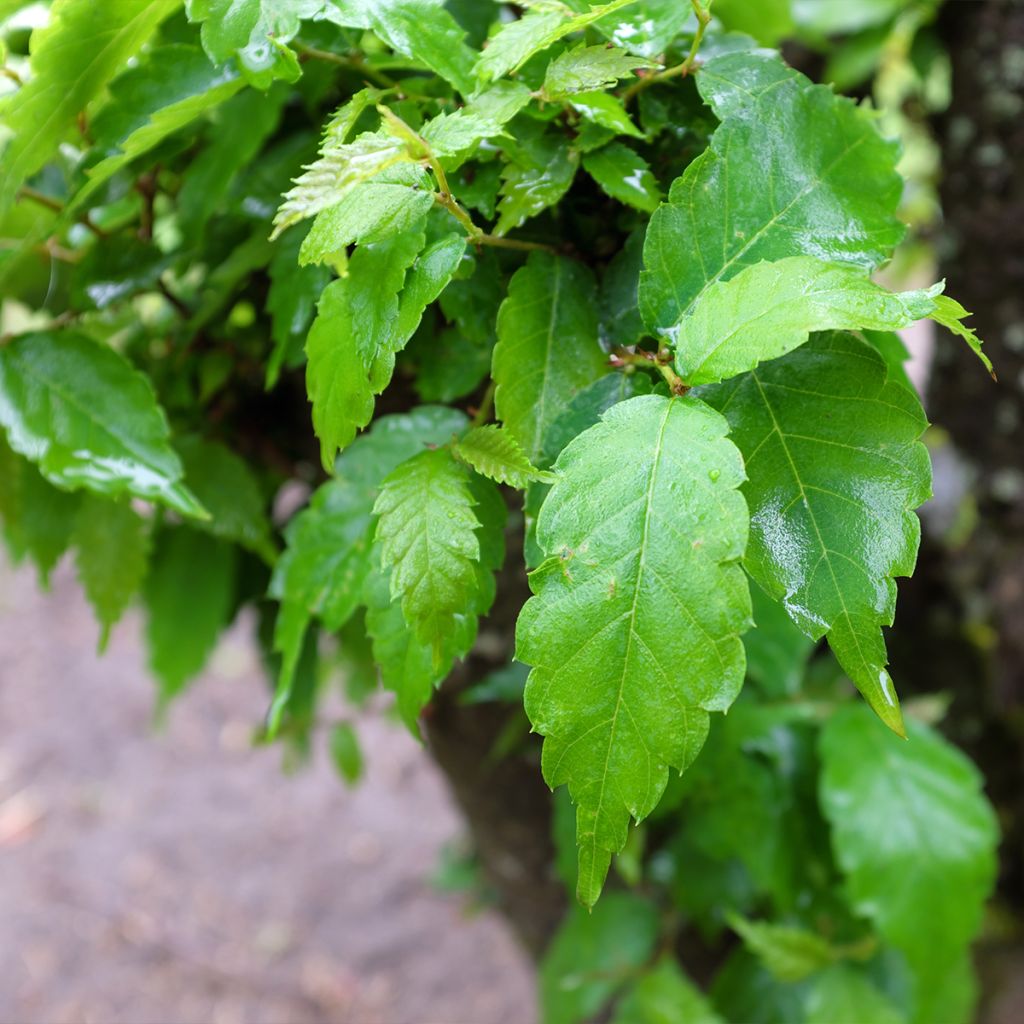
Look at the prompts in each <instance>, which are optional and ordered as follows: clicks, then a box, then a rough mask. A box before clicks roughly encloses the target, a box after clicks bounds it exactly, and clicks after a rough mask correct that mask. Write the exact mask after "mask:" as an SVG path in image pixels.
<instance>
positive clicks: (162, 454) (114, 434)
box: [0, 331, 206, 518]
mask: <svg viewBox="0 0 1024 1024" xmlns="http://www.w3.org/2000/svg"><path fill="white" fill-rule="evenodd" d="M0 425H2V426H3V427H4V428H5V429H6V431H7V440H8V442H9V443H10V445H11V447H12V448H13V449H14V450H15V451H16V452H19V453H20V454H21V455H24V456H25V457H26V458H28V459H31V460H32V461H33V462H35V463H37V464H38V466H39V468H40V470H41V471H42V473H43V475H44V476H45V477H46V478H47V479H48V480H50V481H52V482H53V483H55V484H57V485H58V486H60V487H64V488H66V489H71V490H76V489H78V488H82V487H84V488H86V489H87V490H90V491H93V492H95V493H96V494H101V495H108V496H118V495H123V494H130V495H133V496H135V497H137V498H145V499H148V500H150V501H159V502H161V503H162V504H164V505H166V506H167V507H168V508H171V509H174V511H176V512H180V513H181V514H182V515H186V516H196V517H200V518H201V517H203V516H205V514H206V513H205V512H204V510H203V508H202V506H201V505H200V504H199V502H198V501H197V500H196V498H195V497H194V496H193V495H192V494H191V492H190V491H189V490H188V488H187V487H186V486H185V484H184V483H183V482H182V479H181V477H182V469H181V463H180V461H179V460H178V456H177V455H175V453H174V451H173V450H172V448H171V446H170V444H169V443H168V430H167V421H166V419H165V418H164V414H163V412H162V411H161V409H160V407H159V406H158V405H157V404H156V398H155V396H154V395H153V388H152V386H151V385H150V383H149V381H148V380H147V379H146V378H145V377H144V376H143V375H142V374H141V373H139V372H138V371H136V370H134V369H133V368H132V367H131V366H130V365H129V364H128V363H127V362H126V361H125V359H124V358H123V357H122V356H120V355H118V354H117V353H116V352H115V351H114V350H113V349H111V348H107V347H106V346H105V345H101V344H98V343H96V342H94V341H92V340H91V339H89V338H87V337H86V336H85V335H82V334H77V333H75V332H74V331H60V332H56V333H51V334H26V335H22V336H21V337H19V338H15V339H14V340H13V341H11V342H10V343H9V344H7V345H4V346H2V347H0Z"/></svg>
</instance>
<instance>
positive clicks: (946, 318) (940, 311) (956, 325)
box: [931, 295, 996, 380]
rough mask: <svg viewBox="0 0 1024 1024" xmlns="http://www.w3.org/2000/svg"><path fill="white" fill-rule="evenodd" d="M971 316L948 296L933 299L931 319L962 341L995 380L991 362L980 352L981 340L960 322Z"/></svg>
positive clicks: (972, 330) (971, 329)
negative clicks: (933, 306) (933, 305)
mask: <svg viewBox="0 0 1024 1024" xmlns="http://www.w3.org/2000/svg"><path fill="white" fill-rule="evenodd" d="M972 315H973V314H971V313H968V312H967V310H966V309H964V307H963V306H961V305H960V303H959V302H957V301H956V299H951V298H950V297H949V296H948V295H939V296H937V297H936V299H935V309H934V310H933V311H932V313H931V318H932V319H933V320H934V321H935V322H936V323H937V324H941V325H942V326H943V327H945V328H947V330H950V331H952V332H953V333H954V334H955V335H957V336H958V337H961V338H963V339H964V341H966V342H967V344H968V345H969V346H970V349H971V351H972V352H973V353H974V354H975V355H976V356H977V357H978V358H979V359H980V360H981V362H982V364H983V365H984V367H985V369H986V370H988V372H989V373H990V374H991V375H992V379H993V380H994V379H995V376H996V375H995V371H994V370H993V368H992V360H991V359H989V357H988V356H987V355H985V353H984V352H982V350H981V339H980V338H979V337H978V335H977V333H975V331H974V329H973V328H971V327H965V326H964V325H963V324H962V323H961V322H960V321H961V320H963V319H964V318H965V317H968V316H972Z"/></svg>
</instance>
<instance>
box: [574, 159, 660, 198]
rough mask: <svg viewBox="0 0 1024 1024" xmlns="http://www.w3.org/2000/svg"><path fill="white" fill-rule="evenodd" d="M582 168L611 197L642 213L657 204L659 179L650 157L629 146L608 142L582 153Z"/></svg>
mask: <svg viewBox="0 0 1024 1024" xmlns="http://www.w3.org/2000/svg"><path fill="white" fill-rule="evenodd" d="M583 169H584V170H585V171H586V172H587V174H589V175H590V176H591V177H592V178H593V179H594V181H596V182H597V183H598V185H600V186H601V188H603V189H604V191H605V192H607V193H608V195H610V196H611V197H612V199H617V200H618V201H619V202H620V203H626V205H628V206H633V207H635V208H636V209H638V210H641V211H642V212H643V213H653V212H654V211H655V210H656V209H657V208H658V203H659V202H660V201H661V190H660V189H659V188H658V182H657V181H656V180H655V178H654V175H653V174H652V173H651V168H650V166H649V165H648V163H647V161H646V160H645V159H644V158H643V157H642V156H640V154H639V153H637V152H636V151H634V150H632V149H630V148H629V146H626V145H624V144H623V143H621V142H609V143H608V145H607V146H602V147H601V148H600V149H596V150H594V151H593V152H592V153H587V154H586V155H585V156H584V157H583Z"/></svg>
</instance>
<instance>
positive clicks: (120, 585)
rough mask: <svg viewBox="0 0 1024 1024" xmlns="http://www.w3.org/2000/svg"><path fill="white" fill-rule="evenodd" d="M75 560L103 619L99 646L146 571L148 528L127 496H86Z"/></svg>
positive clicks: (79, 518)
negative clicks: (117, 498) (124, 498)
mask: <svg viewBox="0 0 1024 1024" xmlns="http://www.w3.org/2000/svg"><path fill="white" fill-rule="evenodd" d="M74 544H75V561H76V563H77V565H78V578H79V580H81V583H82V588H83V589H84V590H85V596H86V597H87V598H88V599H89V603H90V604H91V605H92V607H93V611H94V612H95V613H96V618H97V620H98V621H99V624H100V641H99V649H100V650H101V651H102V650H103V649H104V648H105V647H106V646H107V638H108V637H109V636H110V628H111V626H113V625H114V623H116V622H117V620H118V619H120V618H121V615H122V614H123V613H124V610H125V609H126V608H127V607H128V602H129V601H131V599H132V598H133V597H134V596H135V594H136V593H137V591H138V589H139V587H140V586H141V585H142V580H143V578H144V577H145V575H146V567H147V564H148V561H149V531H148V529H147V527H146V523H145V520H143V518H142V517H141V516H140V515H139V514H138V513H137V512H135V511H134V510H133V509H132V507H131V505H130V504H129V503H128V502H127V501H105V500H104V499H102V498H94V497H92V496H91V495H88V496H86V497H85V499H84V500H83V501H82V503H81V506H80V507H79V509H78V515H77V516H76V517H75V532H74Z"/></svg>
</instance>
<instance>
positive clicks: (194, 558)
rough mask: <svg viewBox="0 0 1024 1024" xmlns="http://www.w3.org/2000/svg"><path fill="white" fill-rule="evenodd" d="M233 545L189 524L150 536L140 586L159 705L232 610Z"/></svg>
mask: <svg viewBox="0 0 1024 1024" xmlns="http://www.w3.org/2000/svg"><path fill="white" fill-rule="evenodd" d="M237 554H238V549H237V548H235V547H233V546H232V545H231V544H227V543H225V542H224V541H221V540H217V539H216V538H214V537H211V536H209V535H208V534H205V533H199V532H198V531H196V530H193V529H190V528H189V527H185V526H179V527H175V528H174V529H170V530H164V531H162V532H161V533H159V534H158V535H157V537H156V543H155V545H154V551H153V560H152V564H151V566H150V569H149V574H148V576H147V577H146V582H145V586H144V587H143V597H144V599H145V604H146V611H147V619H146V644H147V646H148V648H149V665H150V668H151V669H152V671H153V674H154V675H155V676H156V677H157V679H158V680H159V682H160V703H161V704H162V705H163V704H166V703H167V702H168V701H170V700H171V698H172V697H175V696H177V694H179V693H180V692H181V691H182V690H183V689H184V687H185V684H186V683H187V682H189V680H191V679H192V678H193V677H194V676H196V675H198V674H199V672H200V671H201V670H202V668H203V666H204V665H205V664H206V660H207V658H208V657H209V656H210V653H211V652H212V651H213V648H214V645H215V644H216V642H217V638H218V637H219V636H220V634H221V631H222V630H223V629H224V627H225V626H226V625H227V624H228V620H229V616H230V615H231V613H232V611H233V608H234V597H235V576H236V563H237Z"/></svg>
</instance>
